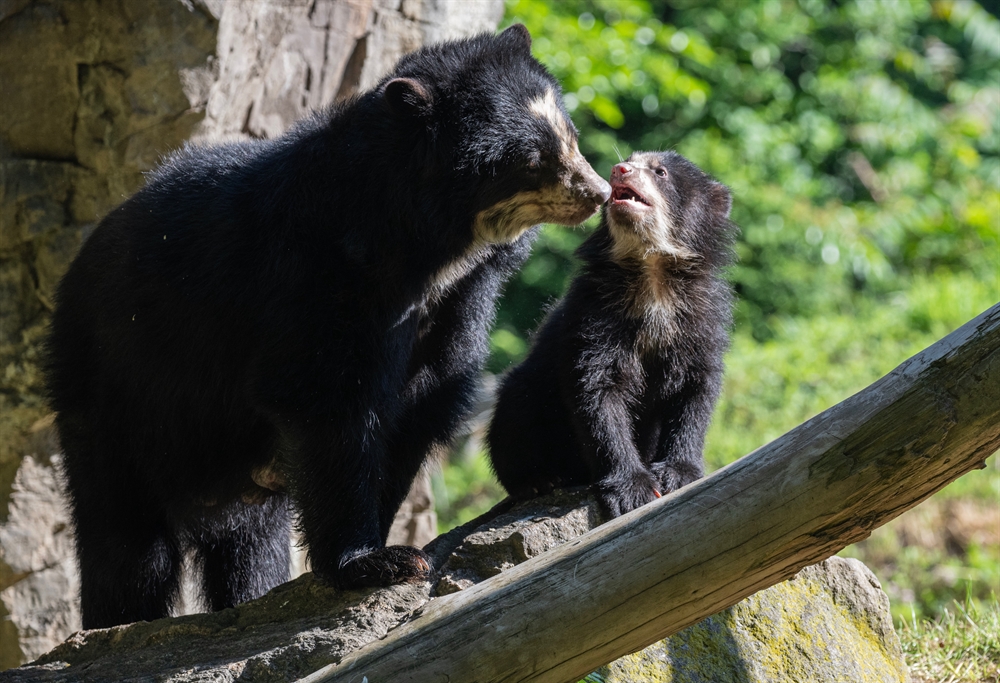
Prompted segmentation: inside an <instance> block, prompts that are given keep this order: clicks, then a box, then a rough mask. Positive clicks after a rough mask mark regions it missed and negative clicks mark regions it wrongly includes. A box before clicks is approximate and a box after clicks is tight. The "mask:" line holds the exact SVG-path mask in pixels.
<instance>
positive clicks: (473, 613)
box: [300, 304, 1000, 683]
mask: <svg viewBox="0 0 1000 683" xmlns="http://www.w3.org/2000/svg"><path fill="white" fill-rule="evenodd" d="M998 447H1000V304H998V305H997V306H994V307H993V308H991V309H990V310H988V311H986V312H985V313H983V314H982V315H980V316H979V317H978V318H976V319H975V320H973V321H971V322H969V323H968V324H966V325H965V326H963V327H962V328H960V329H959V330H956V331H955V332H954V333H952V334H950V335H948V336H947V337H945V338H944V339H942V340H940V341H939V342H937V343H935V344H933V345H932V346H930V347H929V348H927V349H925V350H924V351H922V352H921V353H919V354H917V355H916V356H913V357H912V358H910V359H909V360H907V361H906V362H904V363H903V364H902V365H900V366H899V367H897V368H896V369H895V370H893V371H892V372H891V373H889V374H888V375H886V376H885V377H883V378H882V379H880V380H879V381H877V382H875V383H874V384H872V385H871V386H869V387H867V388H866V389H864V390H863V391H861V392H859V393H857V394H855V395H854V396H852V397H851V398H849V399H847V400H846V401H843V402H842V403H840V404H838V405H836V406H834V407H833V408H830V409H829V410H827V411H825V412H823V413H821V414H820V415H817V416H816V417H814V418H813V419H811V420H809V421H808V422H806V423H804V424H802V425H799V426H798V427H796V428H795V429H793V430H792V431H790V432H788V433H787V434H785V435H784V436H782V437H780V438H778V439H776V440H775V441H773V442H771V443H769V444H767V445H766V446H763V447H761V448H759V449H757V450H756V451H754V452H753V453H751V454H750V455H747V456H746V457H744V458H741V459H740V460H738V461H736V462H734V463H732V464H731V465H729V466H727V467H724V468H722V469H721V470H719V471H717V472H715V473H714V474H712V475H711V476H709V477H707V478H705V479H702V480H701V481H698V482H695V483H694V484H691V485H689V486H687V487H685V488H683V489H681V490H679V491H676V492H675V493H673V494H671V495H669V496H666V497H664V498H662V499H660V500H658V501H656V502H654V503H651V504H649V505H646V506H644V507H642V508H640V509H638V510H635V511H633V512H631V513H629V514H627V515H625V516H623V517H619V518H618V519H615V520H613V521H611V522H609V523H607V524H604V525H602V526H601V527H599V528H597V529H594V530H593V531H591V532H589V533H587V534H584V535H583V536H581V537H579V538H577V539H575V540H573V541H570V542H569V543H566V544H565V545H563V546H560V547H559V548H557V549H555V550H553V551H551V552H549V553H546V554H544V555H541V556H539V557H536V558H534V559H531V560H529V561H527V562H525V563H523V564H521V565H519V566H517V567H515V568H513V569H511V570H509V571H506V572H504V573H503V574H500V575H498V576H496V577H494V578H492V579H489V580H488V581H484V582H483V583H480V584H478V585H476V586H473V587H471V588H467V589H466V590H463V591H461V592H459V593H455V594H452V595H448V596H445V597H442V598H437V599H435V600H433V601H432V602H430V603H429V604H427V605H426V606H424V607H423V608H422V609H421V610H418V612H417V613H415V614H414V615H412V617H411V618H410V620H409V621H408V622H406V623H404V624H403V625H402V626H400V627H398V628H396V629H395V630H393V631H391V632H390V633H389V634H388V635H387V636H386V637H385V638H384V639H382V640H380V641H376V642H374V643H370V644H369V645H367V646H366V647H364V648H362V649H361V650H358V651H356V652H355V653H353V654H351V655H349V656H348V657H347V658H345V660H344V661H343V662H341V663H340V664H338V665H332V666H329V667H326V668H325V669H321V670H320V671H318V672H316V673H315V674H313V675H311V676H308V677H307V678H305V679H302V681H300V683H318V682H320V681H323V682H326V681H337V682H338V683H362V682H363V681H367V682H368V683H381V682H382V681H393V683H404V682H407V681H413V682H419V683H425V682H430V681H442V682H444V681H447V682H449V683H499V682H501V681H503V682H505V683H512V682H515V681H534V682H537V683H567V682H570V681H576V680H579V679H580V678H581V677H582V676H584V675H586V674H587V673H588V672H590V671H593V670H594V669H596V668H598V667H599V666H602V665H604V664H606V663H607V662H610V661H612V660H614V659H617V658H618V657H621V656H623V655H625V654H627V653H630V652H634V651H636V650H639V649H641V648H643V647H646V646H647V645H649V644H650V643H653V642H656V641H657V640H660V639H662V638H665V637H667V636H669V635H671V634H673V633H676V632H677V631H679V630H681V629H683V628H685V627H687V626H690V625H691V624H694V623H697V622H698V621H700V620H701V619H703V618H705V617H707V616H709V615H712V614H715V613H716V612H718V611H720V610H722V609H725V608H726V607H729V606H731V605H733V604H735V603H737V602H739V601H740V600H742V599H743V598H745V597H747V596H748V595H751V594H752V593H754V592H756V591H758V590H761V589H763V588H766V587H768V586H771V585H773V584H775V583H778V582H780V581H783V580H785V579H787V578H789V577H790V576H792V575H793V574H794V573H795V572H797V571H798V570H799V569H801V568H802V567H804V566H806V565H809V564H814V563H816V562H819V561H821V560H823V559H825V558H827V557H829V556H830V555H832V554H834V553H836V552H837V551H839V550H840V549H841V548H843V547H845V546H847V545H849V544H851V543H855V542H857V541H859V540H862V539H864V538H866V537H867V536H868V535H869V534H870V533H871V531H872V530H873V529H875V528H876V527H878V526H881V525H882V524H885V523H886V522H888V521H889V520H891V519H893V518H894V517H896V516H898V515H899V514H900V513H902V512H904V511H905V510H908V509H910V508H911V507H913V506H914V505H916V504H917V503H919V502H920V501H922V500H924V499H926V498H927V497H928V496H930V495H931V494H932V493H934V492H935V491H937V490H939V489H940V488H942V487H943V486H945V485H946V484H948V483H949V482H951V481H953V480H954V479H956V478H958V477H960V476H961V475H963V474H965V473H966V472H969V471H970V470H973V469H977V468H982V467H983V466H984V461H985V459H986V458H987V457H988V456H989V455H991V454H992V453H993V452H995V451H996V450H997V449H998Z"/></svg>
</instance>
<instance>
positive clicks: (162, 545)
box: [74, 500, 181, 629]
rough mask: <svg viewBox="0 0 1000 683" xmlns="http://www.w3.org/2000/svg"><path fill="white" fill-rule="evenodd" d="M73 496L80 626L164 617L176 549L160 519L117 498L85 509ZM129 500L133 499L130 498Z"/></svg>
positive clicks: (173, 586)
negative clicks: (94, 507)
mask: <svg viewBox="0 0 1000 683" xmlns="http://www.w3.org/2000/svg"><path fill="white" fill-rule="evenodd" d="M81 502H82V501H79V500H75V501H74V508H75V513H76V514H75V518H76V545H77V557H78V559H79V563H80V607H81V611H82V613H83V627H84V628H85V629H92V628H107V627H109V626H116V625H118V624H128V623H131V622H134V621H152V620H153V619H159V618H161V617H166V616H169V614H170V608H171V607H172V606H173V604H174V601H175V599H176V597H177V594H178V589H179V577H180V568H181V554H180V550H179V548H178V544H177V541H176V538H175V536H174V535H173V533H172V532H171V530H170V529H169V527H168V525H167V524H166V523H165V521H164V520H163V519H162V518H157V515H155V513H153V512H150V511H149V510H143V509H142V508H141V507H138V506H136V505H132V506H130V505H125V504H123V502H122V501H121V500H118V501H114V502H113V503H111V502H110V501H102V502H108V504H107V505H106V506H105V507H103V508H99V509H93V508H91V509H87V506H86V505H81ZM133 502H135V501H134V500H133Z"/></svg>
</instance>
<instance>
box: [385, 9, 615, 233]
mask: <svg viewBox="0 0 1000 683" xmlns="http://www.w3.org/2000/svg"><path fill="white" fill-rule="evenodd" d="M379 89H380V91H381V92H382V94H383V97H384V98H385V101H386V103H387V105H388V106H389V108H390V109H391V111H392V112H393V113H394V115H395V116H396V117H397V122H399V123H401V124H402V125H404V126H406V125H409V126H410V127H411V130H412V135H413V136H414V138H415V139H418V140H420V141H421V144H419V145H415V149H416V150H417V154H418V156H420V159H421V160H420V171H421V173H422V174H423V175H424V176H425V177H426V178H427V179H429V181H430V183H432V184H433V185H434V186H435V187H437V186H439V185H440V186H441V187H442V191H443V192H445V193H446V196H447V199H448V201H449V202H453V206H454V207H455V208H458V209H459V210H461V211H463V212H464V213H467V214H468V216H469V218H471V220H472V224H473V231H474V235H473V238H474V239H475V240H477V241H480V242H510V241H513V240H515V239H517V238H518V237H519V236H520V235H521V234H522V233H523V232H524V231H525V230H527V229H528V228H529V227H531V226H532V225H535V224H537V223H563V224H570V225H572V224H576V223H580V222H581V221H583V220H585V219H587V218H588V217H590V216H591V215H593V214H594V213H595V212H596V211H597V210H598V209H599V208H600V206H601V205H602V204H603V203H604V202H605V201H606V200H607V198H608V197H609V196H610V193H611V188H610V187H609V185H608V183H606V182H605V181H604V179H603V178H601V177H600V176H598V175H597V173H595V172H594V169H592V168H591V167H590V164H588V163H587V161H586V159H584V158H583V156H582V155H581V154H580V150H579V149H578V147H577V131H576V128H575V127H574V126H573V122H572V121H571V120H570V118H569V115H568V114H567V113H566V110H565V108H564V106H563V104H562V94H561V91H560V89H559V84H558V83H557V82H556V80H555V79H554V78H553V77H552V76H551V74H549V73H548V71H546V70H545V67H543V66H542V65H541V64H540V63H539V62H538V61H537V60H535V59H534V57H532V56H531V36H530V35H529V34H528V31H527V29H525V28H524V26H521V25H515V26H512V27H510V28H509V29H507V30H506V31H504V32H503V33H501V34H499V35H496V36H493V35H483V36H478V37H476V38H471V39H469V40H464V41H456V42H451V43H443V44H440V45H434V46H430V47H427V48H424V49H423V50H420V51H418V52H415V53H413V54H412V55H408V56H407V57H405V58H403V60H402V61H400V63H399V65H398V66H397V68H396V70H395V72H394V73H393V74H392V75H391V76H390V77H389V78H387V79H386V80H385V81H383V83H382V84H380V86H379ZM427 184H428V183H427V182H425V185H427Z"/></svg>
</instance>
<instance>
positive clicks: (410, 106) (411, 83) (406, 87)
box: [384, 78, 433, 116]
mask: <svg viewBox="0 0 1000 683" xmlns="http://www.w3.org/2000/svg"><path fill="white" fill-rule="evenodd" d="M384 97H385V101H386V103H387V104H388V105H389V107H390V108H391V109H392V110H393V111H394V112H396V114H398V115H399V116H423V115H425V114H428V113H430V110H431V105H432V104H433V98H432V97H431V93H430V91H429V90H428V89H427V88H425V87H424V86H423V84H422V83H421V82H420V81H418V80H415V79H413V78H394V79H392V80H391V81H389V82H388V83H386V84H385V91H384Z"/></svg>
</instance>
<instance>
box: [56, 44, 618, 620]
mask: <svg viewBox="0 0 1000 683" xmlns="http://www.w3.org/2000/svg"><path fill="white" fill-rule="evenodd" d="M610 191H611V190H610V187H609V186H608V183H606V182H605V181H604V179H603V178H601V177H599V176H598V175H597V174H596V173H595V172H594V170H593V169H592V168H591V167H590V166H589V165H588V164H587V162H586V160H584V158H583V157H582V156H581V154H580V152H579V149H578V147H577V133H576V129H575V128H574V127H573V124H572V122H571V121H570V119H569V116H568V114H567V113H566V111H565V109H564V107H563V105H562V98H561V95H560V90H559V85H558V83H557V82H556V81H555V79H554V78H553V77H552V76H551V75H550V74H549V73H548V72H547V71H546V70H545V68H544V67H543V66H542V65H541V64H540V63H539V62H537V61H536V60H535V59H534V58H533V57H532V55H531V37H530V36H529V34H528V32H527V30H526V29H525V28H524V27H523V26H520V25H517V26H513V27H511V28H509V29H507V30H506V31H504V32H503V33H501V34H499V35H481V36H478V37H475V38H470V39H467V40H461V41H456V42H450V43H444V44H439V45H433V46H428V47H426V48H424V49H421V50H419V51H417V52H415V53H413V54H411V55H408V56H406V57H404V58H403V59H401V60H400V62H399V63H398V65H397V66H396V67H395V69H394V70H393V71H392V72H391V73H390V74H389V75H388V76H386V77H385V78H383V79H382V81H381V82H380V83H378V84H377V85H376V86H375V87H374V88H373V89H371V90H370V91H368V92H365V93H362V94H360V95H359V96H357V97H354V98H352V99H350V100H347V101H345V102H342V103H340V104H337V105H334V106H331V107H329V108H328V109H326V110H324V111H320V112H317V113H316V114H314V115H312V116H310V117H308V118H307V119H305V120H304V121H301V122H299V123H298V124H296V125H295V126H294V127H293V128H292V129H291V130H290V131H289V132H288V133H286V134H285V135H282V136H281V137H278V138H276V139H273V140H255V141H245V142H236V143H231V144H224V145H219V146H215V147H188V148H186V149H184V150H182V151H180V152H177V153H176V154H174V155H172V156H171V157H169V158H168V159H167V160H166V161H165V162H164V164H163V165H162V166H161V167H160V168H159V169H157V170H156V171H155V172H153V173H152V174H151V175H150V177H149V179H148V182H147V184H146V186H145V187H144V188H143V189H142V190H140V191H139V192H138V193H136V194H135V195H134V196H133V197H132V198H130V199H128V200H127V201H126V202H124V203H123V204H122V205H121V206H119V207H118V208H116V209H114V210H113V211H112V212H110V213H109V214H108V215H107V217H105V218H104V220H103V221H101V223H100V224H99V225H98V226H97V228H96V229H95V230H94V232H93V234H92V235H91V237H90V238H89V239H88V240H87V242H86V243H85V244H84V245H83V248H82V249H81V251H80V254H79V255H78V257H77V258H76V259H75V261H74V262H73V264H72V265H71V267H70V268H69V271H68V272H67V274H66V276H65V277H64V278H63V280H62V282H61V284H60V286H59V290H58V298H57V306H56V310H55V313H54V315H53V318H52V331H51V336H50V339H49V346H48V364H47V382H48V389H49V394H50V399H51V403H52V406H53V408H54V409H55V411H56V413H57V417H56V425H57V427H58V430H59V434H60V439H61V442H62V446H63V449H64V453H65V457H64V469H65V474H66V480H67V486H68V492H69V495H70V499H71V505H72V514H73V520H74V524H75V530H76V547H77V556H78V559H79V566H80V573H81V606H82V612H83V625H84V627H85V628H98V627H106V626H112V625H115V624H121V623H127V622H131V621H137V620H140V619H147V620H148V619H155V618H159V617H163V616H167V615H168V614H169V612H170V608H171V606H172V605H173V603H174V600H175V598H176V597H177V593H178V586H179V582H178V579H179V575H180V574H179V572H180V569H181V565H182V559H183V558H184V557H185V555H187V554H189V553H190V554H191V555H192V556H193V558H194V562H195V567H196V569H197V571H198V572H199V574H200V579H201V582H200V583H201V588H202V592H203V595H204V598H205V599H206V601H207V603H208V607H209V608H210V609H214V610H218V609H222V608H225V607H229V606H232V605H234V604H236V603H239V602H243V601H246V600H249V599H252V598H256V597H258V596H260V595H262V594H263V593H265V592H266V591H268V590H269V589H270V588H272V587H274V586H275V585H277V584H278V583H281V582H283V581H285V580H287V577H288V571H289V567H288V563H289V562H288V560H289V549H288V546H289V527H290V523H291V519H292V510H293V508H294V510H295V512H296V513H297V523H298V524H299V525H300V526H301V530H302V532H303V534H304V537H305V541H306V544H307V546H308V550H309V557H310V559H311V562H312V567H313V570H314V571H315V573H316V574H317V575H318V576H320V577H321V578H323V579H324V580H326V581H329V582H331V583H333V584H334V585H337V586H340V587H345V588H351V587H360V586H370V585H386V584H390V583H394V582H400V581H409V580H419V579H422V578H424V577H425V576H426V575H427V573H428V571H429V569H430V565H429V560H428V557H427V556H426V555H425V554H424V553H423V552H422V551H420V550H418V549H416V548H409V547H402V546H390V547H386V537H387V535H388V532H389V527H390V525H391V523H392V519H393V516H394V515H395V513H396V511H397V510H398V508H399V506H400V503H401V502H402V500H403V499H404V497H405V496H406V493H407V491H408V490H409V488H410V485H411V483H412V482H413V479H414V477H415V475H416V474H417V472H418V470H419V469H420V467H421V465H422V463H423V462H424V459H425V458H426V456H427V454H428V452H429V451H430V450H431V449H432V447H433V446H434V444H436V443H443V442H447V441H449V440H450V439H451V437H452V435H453V434H454V432H455V430H456V429H457V427H458V425H459V424H460V422H461V421H462V420H463V419H464V418H465V417H466V415H467V413H468V412H469V410H470V409H471V405H472V402H473V397H474V391H475V387H476V383H477V380H478V376H479V373H480V371H481V369H482V365H483V361H484V359H485V357H486V354H487V353H488V351H489V337H488V334H489V328H490V326H491V324H492V321H493V316H494V308H495V301H496V299H497V296H498V294H499V291H500V287H501V286H502V285H503V283H504V281H505V280H506V279H507V278H508V277H509V275H510V274H511V273H512V272H513V271H514V270H515V269H517V268H518V267H519V266H520V265H521V264H522V263H523V261H524V259H525V258H526V257H527V255H528V251H529V249H530V246H531V241H532V238H533V234H534V230H532V229H531V228H532V226H533V225H535V224H537V223H543V222H555V223H566V224H574V223H578V222H580V221H582V220H584V219H586V218H587V217H589V216H590V215H592V214H593V213H594V212H595V211H597V210H598V208H599V207H600V205H601V204H603V203H604V201H605V200H606V199H607V198H608V196H609V195H610Z"/></svg>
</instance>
